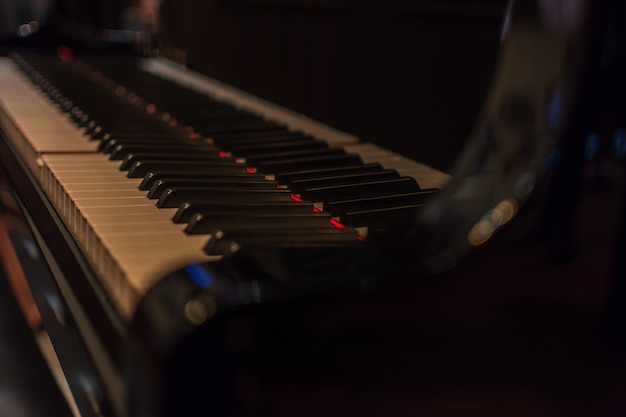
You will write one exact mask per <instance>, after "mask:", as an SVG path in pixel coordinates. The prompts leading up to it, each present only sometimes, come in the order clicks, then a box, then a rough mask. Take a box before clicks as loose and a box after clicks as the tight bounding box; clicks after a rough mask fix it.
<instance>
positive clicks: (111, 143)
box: [98, 134, 206, 154]
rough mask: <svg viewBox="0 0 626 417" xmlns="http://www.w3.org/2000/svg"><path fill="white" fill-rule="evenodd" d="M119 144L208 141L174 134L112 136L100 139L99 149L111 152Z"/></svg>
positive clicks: (198, 143)
mask: <svg viewBox="0 0 626 417" xmlns="http://www.w3.org/2000/svg"><path fill="white" fill-rule="evenodd" d="M118 145H122V146H123V145H155V146H168V145H172V146H196V145H200V146H202V145H206V143H204V142H202V141H199V140H197V139H189V137H185V138H181V137H177V136H173V135H163V136H157V135H150V134H143V135H126V136H124V137H110V138H108V139H104V140H102V141H100V143H99V144H98V150H99V151H100V152H102V153H106V154H110V153H111V152H113V150H114V149H115V148H116V146H118Z"/></svg>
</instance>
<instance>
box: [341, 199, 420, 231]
mask: <svg viewBox="0 0 626 417" xmlns="http://www.w3.org/2000/svg"><path fill="white" fill-rule="evenodd" d="M422 207H424V205H423V204H411V205H406V206H397V207H383V208H373V209H367V210H354V211H346V212H343V213H341V214H340V215H339V221H340V222H341V223H342V224H345V225H346V226H354V227H362V226H373V227H376V228H377V229H380V228H387V227H390V226H395V225H401V224H406V222H407V221H410V220H412V219H414V218H415V216H417V213H418V210H419V209H420V208H422Z"/></svg>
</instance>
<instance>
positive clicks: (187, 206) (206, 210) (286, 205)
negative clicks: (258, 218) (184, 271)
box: [172, 200, 314, 223]
mask: <svg viewBox="0 0 626 417" xmlns="http://www.w3.org/2000/svg"><path fill="white" fill-rule="evenodd" d="M313 212H314V206H313V204H312V203H308V202H295V201H291V200H289V201H284V202H263V201H259V202H252V203H250V202H236V203H233V204H226V203H223V202H220V201H216V202H213V203H209V204H201V203H188V202H187V203H183V204H181V205H180V206H179V207H178V210H177V211H176V213H175V214H174V216H173V217H172V221H173V222H174V223H186V222H188V221H189V220H190V219H191V217H192V216H193V215H194V214H196V213H202V214H203V215H206V216H210V215H215V216H219V215H222V214H224V213H253V214H256V213H258V214H285V215H287V214H309V213H313Z"/></svg>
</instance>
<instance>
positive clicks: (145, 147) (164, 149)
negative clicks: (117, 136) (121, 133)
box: [109, 143, 223, 161]
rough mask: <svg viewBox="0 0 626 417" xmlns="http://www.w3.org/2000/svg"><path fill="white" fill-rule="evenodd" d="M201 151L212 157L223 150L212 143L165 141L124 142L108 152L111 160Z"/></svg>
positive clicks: (220, 153) (218, 154)
mask: <svg viewBox="0 0 626 417" xmlns="http://www.w3.org/2000/svg"><path fill="white" fill-rule="evenodd" d="M198 152H201V153H202V154H205V155H211V156H214V157H218V156H220V155H222V152H223V151H220V150H219V149H217V148H216V147H214V146H212V145H202V144H194V145H191V144H183V143H180V144H176V143H165V144H124V145H116V146H114V147H113V149H112V150H111V153H110V154H109V159H111V160H113V161H119V160H122V159H124V157H125V156H126V155H128V154H131V153H132V154H135V155H136V154H139V153H152V154H155V153H166V154H169V153H176V154H191V153H198Z"/></svg>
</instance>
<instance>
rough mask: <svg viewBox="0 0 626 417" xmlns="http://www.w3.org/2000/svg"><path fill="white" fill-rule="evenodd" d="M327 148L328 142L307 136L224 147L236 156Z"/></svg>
mask: <svg viewBox="0 0 626 417" xmlns="http://www.w3.org/2000/svg"><path fill="white" fill-rule="evenodd" d="M326 148H328V144H327V143H326V142H324V141H321V140H315V139H308V138H300V139H292V140H288V141H280V142H268V143H261V144H253V145H250V144H245V145H239V146H237V145H235V146H232V145H231V146H226V147H224V149H226V150H228V151H230V152H233V153H234V154H236V155H238V156H246V157H250V156H253V155H260V154H272V153H276V152H290V151H299V150H307V149H326Z"/></svg>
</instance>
